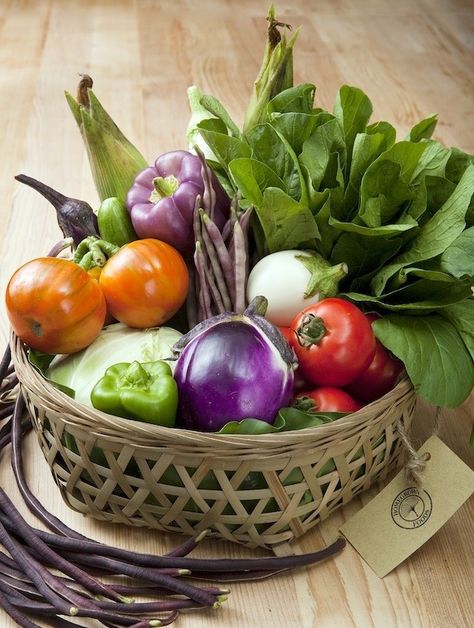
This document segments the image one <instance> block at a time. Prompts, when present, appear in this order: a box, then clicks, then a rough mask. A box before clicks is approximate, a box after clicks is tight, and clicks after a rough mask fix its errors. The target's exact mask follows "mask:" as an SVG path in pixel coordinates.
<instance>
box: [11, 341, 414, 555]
mask: <svg viewBox="0 0 474 628" xmlns="http://www.w3.org/2000/svg"><path fill="white" fill-rule="evenodd" d="M11 346H12V355H13V360H14V363H15V368H16V371H17V374H18V378H19V380H20V384H21V388H22V391H23V394H24V396H25V399H26V402H27V407H28V410H29V412H30V414H31V416H32V419H33V424H34V426H35V430H36V432H37V435H38V439H39V443H40V446H41V449H42V451H43V453H44V456H45V458H46V460H47V462H48V464H49V466H50V468H51V470H52V473H53V476H54V478H55V481H56V483H57V484H58V486H59V487H60V490H61V494H62V496H63V498H64V499H65V501H66V502H67V503H68V504H69V505H70V506H71V508H74V509H75V510H78V511H79V512H82V513H84V514H88V515H91V516H92V517H95V518H97V519H102V520H106V521H111V522H115V523H125V524H128V525H134V526H147V527H149V528H155V529H159V530H167V531H172V532H180V533H182V534H195V533H196V532H199V531H201V530H203V529H205V528H211V534H213V535H214V536H217V537H221V538H224V539H227V540H230V541H234V542H238V543H242V544H244V545H247V546H249V547H255V546H261V547H267V548H271V547H273V546H274V547H276V546H277V545H279V544H282V543H285V542H287V541H291V540H293V539H295V538H297V537H299V536H301V535H302V534H304V533H305V532H306V531H307V530H309V529H310V528H311V527H313V526H314V525H316V524H317V523H318V522H319V521H320V520H322V519H325V518H326V517H327V516H329V514H330V513H331V512H332V511H333V510H335V509H336V508H338V507H339V506H341V505H342V504H346V503H348V502H349V501H350V500H351V499H352V498H353V497H354V495H356V494H357V493H359V492H361V491H363V490H366V489H367V488H369V486H370V485H371V484H372V483H373V482H375V481H376V480H379V479H383V478H384V477H386V475H387V473H388V472H389V471H391V470H392V469H394V468H395V467H396V466H397V465H398V464H399V459H400V454H401V443H400V439H399V435H398V432H397V427H396V426H397V422H398V421H401V423H402V425H403V426H404V428H405V429H406V430H408V429H409V427H410V423H411V421H412V417H413V411H414V405H415V393H414V390H413V388H412V386H411V384H410V382H409V380H408V379H406V378H405V379H403V380H402V381H400V382H399V383H398V385H397V386H396V387H395V388H394V389H393V390H392V391H391V392H390V393H388V394H387V395H385V396H384V397H382V398H381V399H379V400H377V401H376V402H374V403H372V404H370V405H368V406H366V407H364V408H362V409H361V410H359V411H358V412H356V413H353V414H350V415H347V416H345V417H343V418H341V419H338V420H337V421H335V422H333V423H327V424H324V425H321V426H318V427H315V428H307V429H304V430H298V431H293V432H285V433H276V434H261V435H222V434H212V433H210V434H207V433H201V432H192V431H188V430H182V429H170V428H164V427H160V426H155V425H150V424H145V423H140V422H136V421H131V420H127V419H122V418H119V417H113V416H110V415H107V414H104V413H101V412H98V411H96V410H94V409H93V408H89V407H87V406H84V405H82V404H78V403H77V402H75V401H74V400H73V399H70V398H69V397H67V396H66V395H64V394H63V393H62V392H60V391H59V390H57V389H55V388H53V387H52V386H51V385H50V384H49V383H48V382H47V381H46V380H45V379H44V378H43V377H42V376H41V375H40V374H39V372H38V371H37V370H36V369H35V368H33V367H32V366H31V365H30V364H29V362H28V359H27V355H26V352H25V349H24V347H23V346H22V343H21V342H20V341H19V340H18V339H17V338H16V337H15V336H12V339H11Z"/></svg>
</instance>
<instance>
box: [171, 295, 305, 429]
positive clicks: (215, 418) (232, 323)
mask: <svg viewBox="0 0 474 628" xmlns="http://www.w3.org/2000/svg"><path fill="white" fill-rule="evenodd" d="M265 307H266V299H264V298H263V297H256V299H254V301H252V303H251V304H250V305H249V307H248V308H247V309H246V310H245V312H244V313H243V314H234V313H231V312H227V313H224V314H219V315H218V316H214V317H213V318H210V319H208V320H206V321H203V322H202V323H200V324H199V325H197V326H196V327H195V328H194V329H192V330H191V331H190V332H189V333H188V334H186V336H183V337H182V338H181V339H180V340H179V341H178V343H177V344H176V345H175V352H176V353H177V354H178V355H179V357H178V359H177V363H176V369H175V372H174V377H175V379H176V382H177V384H178V391H179V410H178V424H179V425H181V426H182V427H185V428H187V429H192V430H199V431H203V432H216V431H218V430H220V429H221V428H222V427H223V426H224V425H225V424H226V423H228V422H229V421H241V420H243V419H247V418H253V419H260V420H261V421H266V422H267V423H273V421H274V420H275V417H276V414H277V412H278V410H279V409H280V408H282V407H284V406H287V405H288V404H289V403H290V401H291V398H292V394H293V383H294V370H295V368H296V359H295V356H294V353H293V351H292V350H291V349H290V348H289V346H288V344H287V343H286V342H285V340H284V338H283V336H282V334H281V332H280V331H279V330H278V329H277V328H276V327H274V326H273V325H272V324H271V323H269V322H268V321H267V320H266V319H265V318H263V316H261V315H260V314H261V313H262V311H264V308H265ZM257 312H259V313H258V314H257Z"/></svg>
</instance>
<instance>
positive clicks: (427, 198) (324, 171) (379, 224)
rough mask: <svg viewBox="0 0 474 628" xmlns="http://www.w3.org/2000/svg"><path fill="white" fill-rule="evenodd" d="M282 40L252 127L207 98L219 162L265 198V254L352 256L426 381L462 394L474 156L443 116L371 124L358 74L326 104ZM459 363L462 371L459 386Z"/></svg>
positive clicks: (424, 386) (468, 366)
mask: <svg viewBox="0 0 474 628" xmlns="http://www.w3.org/2000/svg"><path fill="white" fill-rule="evenodd" d="M273 18H274V15H273ZM270 19H272V17H271V18H270ZM282 42H283V43H282V46H281V47H280V49H279V51H277V52H276V53H275V56H274V59H271V56H272V55H273V54H274V53H273V52H272V50H275V51H276V50H277V49H276V48H275V46H277V47H278V45H279V43H278V41H277V39H276V40H275V41H274V42H273V48H272V46H270V44H269V45H268V46H267V51H266V54H265V57H264V61H263V63H262V70H261V73H260V75H259V77H258V79H257V83H256V85H257V91H258V92H259V96H258V103H257V102H256V100H255V98H256V96H255V94H254V98H253V99H252V102H251V105H250V109H251V110H252V115H251V116H250V117H248V116H247V118H246V124H245V126H244V130H245V132H244V133H241V134H240V135H239V134H238V133H237V131H236V129H235V128H234V127H233V123H232V121H231V120H229V118H228V117H227V115H226V113H225V110H223V108H221V107H219V106H218V105H217V104H216V103H215V102H210V101H206V100H204V101H203V102H204V103H206V105H207V107H208V109H207V110H206V111H207V114H208V115H209V116H212V118H211V119H206V120H204V121H201V122H200V125H199V126H200V127H202V132H203V136H204V135H205V136H206V141H208V144H209V148H210V149H212V151H213V153H214V154H215V156H216V160H214V161H213V162H210V163H211V167H213V169H214V170H215V172H216V174H217V176H218V177H219V178H220V180H221V181H222V182H223V184H224V185H225V187H226V189H230V190H231V191H232V192H233V191H236V192H238V193H239V194H240V196H241V200H240V203H241V206H242V207H247V206H250V205H253V206H255V212H254V218H253V221H252V235H253V238H252V240H251V246H252V247H253V249H254V250H253V253H254V257H255V258H256V259H258V258H259V257H261V256H263V255H266V254H268V253H272V252H276V251H279V250H284V249H290V248H296V249H309V250H313V251H316V252H318V253H319V254H320V255H322V256H323V258H325V259H327V260H329V261H330V262H331V263H332V264H340V263H345V264H346V265H347V267H348V274H347V276H346V277H345V278H344V279H343V280H342V281H341V283H340V288H341V289H342V290H344V291H345V293H344V294H345V295H346V296H347V297H349V298H351V299H353V300H354V301H356V302H358V303H360V304H362V306H363V307H366V308H370V309H371V310H372V309H375V310H377V311H379V313H381V314H383V315H385V318H384V320H385V319H386V320H387V323H386V327H384V328H383V330H382V327H383V325H381V326H380V333H381V334H383V336H384V337H383V342H384V343H385V344H386V346H388V347H389V348H390V349H391V348H392V346H394V347H395V348H396V351H394V352H395V353H397V351H398V353H397V355H399V357H400V358H401V359H402V360H403V361H404V363H405V366H406V368H407V371H408V373H409V375H410V377H411V378H412V381H413V383H414V384H415V386H416V387H417V389H418V390H419V391H420V394H422V395H424V396H425V397H426V398H428V399H430V400H431V401H432V402H433V403H443V404H445V405H446V404H447V405H453V404H454V403H455V402H456V401H459V399H461V398H463V397H464V395H465V394H466V391H468V389H469V388H470V387H472V381H471V380H472V369H473V368H474V367H473V363H474V360H473V356H472V347H473V330H472V327H471V325H470V324H469V323H467V322H465V321H464V319H463V317H467V316H470V317H471V319H472V299H471V298H470V297H471V284H472V280H473V278H474V261H473V260H474V231H473V229H474V156H473V155H468V154H467V153H465V152H463V151H462V150H460V149H458V148H448V147H446V146H443V144H441V143H440V142H438V141H436V140H432V139H431V136H432V134H433V132H434V130H435V128H436V123H437V116H436V115H429V116H427V117H425V118H424V119H423V120H421V121H419V122H418V123H417V124H415V125H414V126H413V127H412V129H411V130H410V132H409V133H408V135H407V137H406V139H405V140H403V141H398V142H397V141H396V131H395V128H394V127H393V126H392V125H391V124H390V123H389V122H387V121H385V120H380V121H377V122H373V123H370V116H371V113H372V104H371V102H370V100H369V98H368V97H367V96H366V95H365V94H364V93H363V92H362V91H361V90H360V89H358V88H356V87H350V86H348V85H343V86H342V87H341V88H340V90H339V93H338V95H337V98H336V102H335V104H334V108H333V112H330V111H325V110H323V109H321V108H315V106H314V97H315V93H316V87H315V86H314V85H313V84H311V83H305V84H302V85H296V86H294V85H293V84H292V81H291V84H290V81H289V78H290V75H292V68H291V61H290V60H291V56H292V51H291V50H289V49H288V48H289V43H290V42H286V41H284V38H283V39H282ZM293 43H294V40H292V41H291V47H292V45H293ZM285 55H287V56H286V58H285V59H286V60H285V59H284V56H285ZM277 66H278V67H279V68H280V72H281V76H280V77H279V78H278V79H277V77H276V75H275V74H274V73H273V72H274V70H275V69H276V67H277ZM277 83H278V85H277ZM270 92H271V93H270ZM377 324H378V323H377ZM450 343H452V351H451V353H450V351H449V345H450ZM412 347H415V348H416V349H412ZM470 352H471V353H470ZM432 353H433V354H434V355H435V358H433V359H434V364H435V366H434V368H431V354H432ZM428 363H430V368H426V364H428ZM452 369H455V371H453V373H457V370H459V372H461V371H462V377H461V379H460V381H459V382H456V383H455V385H451V388H450V390H447V386H448V384H447V382H448V381H449V382H451V383H452V380H453V377H454V376H455V374H453V375H451V376H449V373H450V372H451V371H452ZM456 369H457V370H456ZM443 378H444V379H443ZM446 378H448V379H446Z"/></svg>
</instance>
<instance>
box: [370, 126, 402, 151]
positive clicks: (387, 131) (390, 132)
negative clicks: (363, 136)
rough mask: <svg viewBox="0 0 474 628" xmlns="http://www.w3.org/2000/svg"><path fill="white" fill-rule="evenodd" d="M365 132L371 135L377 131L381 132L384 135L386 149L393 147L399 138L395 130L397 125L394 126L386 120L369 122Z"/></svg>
mask: <svg viewBox="0 0 474 628" xmlns="http://www.w3.org/2000/svg"><path fill="white" fill-rule="evenodd" d="M365 132H366V133H368V134H369V135H375V133H381V134H382V135H384V136H385V145H386V150H388V149H389V148H391V147H392V146H393V145H394V144H395V141H396V139H397V132H396V130H395V127H393V126H392V125H391V124H390V123H389V122H385V120H381V121H380V122H374V123H373V124H369V126H368V127H367V128H366V130H365Z"/></svg>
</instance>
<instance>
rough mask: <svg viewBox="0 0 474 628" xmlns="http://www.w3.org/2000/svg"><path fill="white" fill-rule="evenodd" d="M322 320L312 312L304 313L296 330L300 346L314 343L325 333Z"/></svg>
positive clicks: (309, 345)
mask: <svg viewBox="0 0 474 628" xmlns="http://www.w3.org/2000/svg"><path fill="white" fill-rule="evenodd" d="M326 332H327V330H326V327H325V325H324V321H323V319H322V318H319V316H315V315H314V314H305V316H304V317H303V320H302V321H301V325H300V326H299V327H298V329H297V331H296V336H297V338H298V342H299V343H300V345H301V346H302V347H311V345H316V344H318V342H319V341H320V340H321V339H322V338H324V336H325V335H326Z"/></svg>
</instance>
